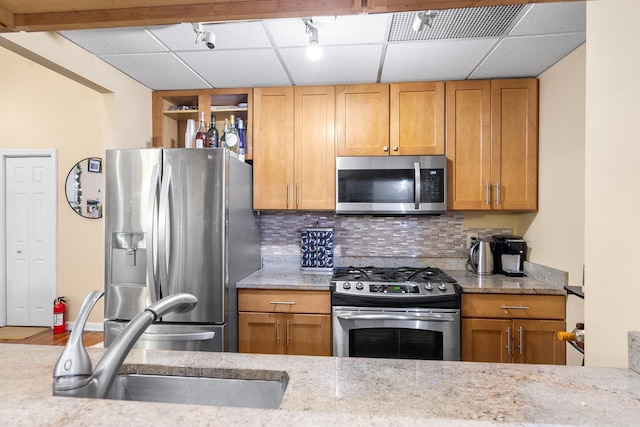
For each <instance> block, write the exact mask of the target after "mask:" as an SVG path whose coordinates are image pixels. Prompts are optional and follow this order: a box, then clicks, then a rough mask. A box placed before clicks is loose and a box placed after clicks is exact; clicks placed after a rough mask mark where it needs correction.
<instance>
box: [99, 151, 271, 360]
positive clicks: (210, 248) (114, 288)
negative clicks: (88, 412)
mask: <svg viewBox="0 0 640 427" xmlns="http://www.w3.org/2000/svg"><path fill="white" fill-rule="evenodd" d="M105 170H106V195H105V262H106V267H105V318H106V321H105V323H104V330H105V332H104V342H105V345H106V346H108V345H109V344H111V342H112V341H113V340H114V338H115V337H116V336H117V335H118V334H119V333H120V332H121V331H122V330H123V329H124V327H125V326H126V325H127V322H129V320H131V319H132V318H133V317H134V316H135V315H136V314H137V313H139V312H141V311H143V310H144V309H145V308H146V307H147V306H149V305H150V304H151V303H153V302H155V301H158V300H159V299H160V298H162V297H166V296H168V295H171V294H175V293H189V294H193V295H194V296H196V298H197V299H198V303H197V305H196V307H195V309H194V310H192V311H190V312H188V313H180V314H179V313H171V314H167V315H165V316H163V317H162V321H160V322H157V323H154V324H153V325H151V326H150V327H149V328H148V329H147V331H146V332H145V333H144V334H143V335H142V336H141V337H140V339H139V340H138V341H137V344H136V346H137V347H138V348H154V349H179V350H202V351H237V348H238V347H237V340H238V338H237V293H236V287H235V284H236V282H237V281H238V280H240V279H242V278H243V277H245V276H247V275H249V274H251V273H253V272H254V271H256V270H258V269H259V268H260V234H259V229H258V223H257V218H256V216H255V215H254V212H253V211H252V172H251V166H250V165H248V164H246V163H244V162H241V161H238V160H237V159H234V158H232V157H230V156H229V152H228V151H226V150H224V149H142V150H109V151H107V155H106V166H105Z"/></svg>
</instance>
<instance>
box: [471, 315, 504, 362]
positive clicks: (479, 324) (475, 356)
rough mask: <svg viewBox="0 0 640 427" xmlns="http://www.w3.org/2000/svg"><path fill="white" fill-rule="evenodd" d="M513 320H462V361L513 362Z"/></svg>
mask: <svg viewBox="0 0 640 427" xmlns="http://www.w3.org/2000/svg"><path fill="white" fill-rule="evenodd" d="M511 336H513V331H512V323H511V320H506V319H462V342H461V355H462V356H461V359H462V360H463V361H467V362H494V363H500V362H511V357H512V356H511V354H510V351H509V350H511V349H512V347H511V345H510V342H509V338H510V337H511Z"/></svg>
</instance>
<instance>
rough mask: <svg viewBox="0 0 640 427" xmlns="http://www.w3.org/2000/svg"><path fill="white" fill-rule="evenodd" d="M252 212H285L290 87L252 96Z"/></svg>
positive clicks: (288, 198)
mask: <svg viewBox="0 0 640 427" xmlns="http://www.w3.org/2000/svg"><path fill="white" fill-rule="evenodd" d="M253 100H254V106H253V117H254V123H253V138H254V153H255V155H254V161H253V208H254V209H256V210H257V209H288V208H289V207H290V206H292V205H291V203H292V192H293V189H292V188H291V186H292V185H293V87H274V88H257V89H254V92H253Z"/></svg>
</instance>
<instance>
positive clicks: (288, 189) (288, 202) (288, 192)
mask: <svg viewBox="0 0 640 427" xmlns="http://www.w3.org/2000/svg"><path fill="white" fill-rule="evenodd" d="M287 208H289V184H287Z"/></svg>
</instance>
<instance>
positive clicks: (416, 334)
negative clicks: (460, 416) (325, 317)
mask: <svg viewBox="0 0 640 427" xmlns="http://www.w3.org/2000/svg"><path fill="white" fill-rule="evenodd" d="M332 312H333V355H334V356H342V357H379V358H395V359H423V360H460V310H456V309H436V308H429V309H426V308H377V307H338V306H336V307H333V310H332Z"/></svg>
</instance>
